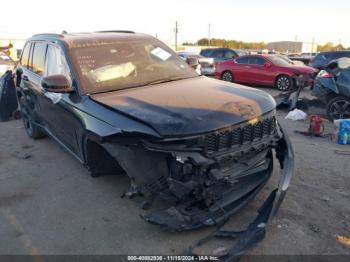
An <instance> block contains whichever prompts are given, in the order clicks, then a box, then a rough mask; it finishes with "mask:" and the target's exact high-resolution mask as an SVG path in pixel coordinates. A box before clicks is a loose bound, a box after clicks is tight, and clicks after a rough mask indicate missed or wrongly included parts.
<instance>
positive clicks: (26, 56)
mask: <svg viewBox="0 0 350 262" xmlns="http://www.w3.org/2000/svg"><path fill="white" fill-rule="evenodd" d="M16 75H17V81H16V83H17V87H18V97H19V100H20V106H21V111H22V116H23V121H24V125H25V130H26V131H27V133H28V135H29V136H30V137H32V138H39V137H42V136H44V135H49V136H50V137H52V138H54V140H56V141H57V142H58V143H59V144H60V145H62V146H63V147H64V148H65V149H67V151H68V152H70V153H71V154H72V155H73V156H75V157H76V158H77V159H78V160H79V161H80V162H82V163H83V164H84V165H85V166H86V167H87V168H88V169H89V170H90V172H91V174H92V175H94V176H99V175H103V174H117V173H121V172H122V173H124V172H125V173H126V174H127V175H128V176H129V178H130V183H131V188H130V190H128V191H127V192H126V195H127V196H130V197H131V196H133V195H135V194H138V195H139V194H140V193H142V194H143V195H144V197H145V202H143V204H142V207H143V208H150V205H151V203H152V200H153V199H155V198H156V197H160V198H162V199H163V200H165V201H168V203H169V209H165V210H161V211H153V212H149V213H147V214H146V215H144V216H143V218H144V219H145V220H147V221H149V222H151V223H153V224H158V225H161V226H162V227H163V228H167V229H170V230H186V229H192V228H198V227H201V226H209V225H215V224H217V223H221V222H223V221H225V219H227V218H228V216H230V215H231V214H233V213H234V212H236V211H237V210H239V209H240V208H241V207H243V206H244V204H246V203H247V202H248V201H249V200H251V199H252V198H253V197H254V196H255V195H256V194H257V193H258V192H259V191H260V190H261V188H262V187H263V186H264V184H265V183H266V182H267V181H268V179H269V177H270V176H271V174H272V169H273V162H274V158H273V154H272V152H273V151H276V156H277V159H278V160H279V161H280V162H281V166H282V169H283V170H282V176H281V180H280V183H279V188H278V189H276V190H275V191H273V192H272V193H271V196H270V197H269V198H268V200H267V202H266V203H265V205H264V209H263V210H264V212H265V213H264V214H265V215H264V216H263V217H262V218H261V219H262V221H261V223H266V222H267V220H268V218H269V217H271V216H272V214H274V213H275V212H276V210H277V208H278V206H279V204H280V203H281V200H282V199H283V197H284V194H285V192H286V190H287V188H288V184H289V181H290V179H291V176H292V174H293V152H292V149H291V145H290V143H289V140H288V137H287V135H286V134H285V132H284V131H283V129H281V127H280V126H279V124H278V123H277V121H276V117H275V101H274V100H273V98H272V97H271V96H270V95H268V94H266V93H265V92H263V91H260V90H255V89H252V88H248V87H243V86H240V85H236V84H233V83H227V82H223V81H220V80H215V79H210V78H207V77H204V76H199V75H197V73H196V72H195V71H194V70H193V69H192V68H190V67H189V66H188V65H187V64H186V63H185V62H184V61H183V60H182V59H181V58H179V56H178V55H177V54H176V53H175V52H173V51H172V50H171V49H170V48H169V47H167V46H166V45H165V44H163V43H162V42H160V41H159V40H157V39H155V38H153V37H151V36H148V35H144V34H137V33H133V32H96V33H81V34H64V35H49V34H41V35H35V36H33V37H32V38H30V39H29V40H28V41H27V43H26V45H25V47H24V50H23V53H22V56H21V59H20V63H19V65H18V67H17V70H16ZM261 223H260V222H259V224H260V228H261ZM261 230H262V229H261ZM254 233H256V232H255V231H254Z"/></svg>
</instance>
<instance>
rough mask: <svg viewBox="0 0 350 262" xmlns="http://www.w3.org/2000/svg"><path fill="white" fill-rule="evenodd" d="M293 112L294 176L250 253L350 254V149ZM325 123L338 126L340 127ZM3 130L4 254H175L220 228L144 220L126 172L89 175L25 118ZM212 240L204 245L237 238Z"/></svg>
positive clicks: (0, 229)
mask: <svg viewBox="0 0 350 262" xmlns="http://www.w3.org/2000/svg"><path fill="white" fill-rule="evenodd" d="M264 90H265V91H268V92H270V93H272V94H275V93H276V91H275V90H273V89H267V88H265V89H264ZM307 92H309V91H305V92H304V95H307ZM286 113H287V111H283V110H282V111H278V119H279V121H280V123H281V124H282V125H283V126H284V127H285V128H286V130H287V132H288V133H289V135H290V138H291V140H292V143H293V146H294V151H295V158H296V159H295V175H294V177H293V180H292V182H291V186H290V188H289V191H288V193H287V196H286V198H285V201H284V203H283V204H282V206H281V209H280V210H279V212H278V214H277V216H276V217H275V219H274V220H273V222H272V223H271V225H270V227H269V228H268V233H267V236H266V238H265V240H263V241H262V242H261V243H260V244H259V245H258V246H257V247H256V248H254V249H253V250H252V251H251V254H294V255H295V254H350V248H349V247H348V246H345V245H342V244H341V243H339V242H338V241H337V240H336V235H341V236H347V237H350V205H349V200H350V192H349V188H350V172H349V170H350V161H349V160H350V156H349V155H339V154H336V153H335V151H334V150H335V149H342V150H344V149H347V150H349V149H350V148H349V146H339V145H337V144H335V143H334V142H332V141H331V140H330V137H329V136H327V137H325V138H316V137H313V138H310V137H306V136H303V135H301V134H297V133H295V132H294V130H300V131H306V130H307V127H308V122H307V121H305V122H303V121H302V122H299V121H298V122H294V121H290V120H285V119H284V117H285V115H286ZM325 125H326V133H327V132H331V131H332V125H331V124H330V123H329V122H328V123H327V122H326V123H325ZM0 134H1V136H0V235H1V243H2V244H1V245H0V254H39V255H40V254H107V255H111V254H168V255H172V254H179V253H181V252H182V251H183V250H185V249H186V248H187V247H188V246H190V245H192V244H193V243H194V242H195V241H196V240H198V239H200V238H201V237H204V236H206V235H207V234H209V233H210V232H212V231H213V230H214V229H213V228H206V229H200V230H195V231H190V232H181V233H169V232H164V231H162V230H161V229H160V228H158V227H156V226H154V225H151V224H148V223H146V222H145V221H143V220H142V219H141V218H140V214H141V213H142V212H145V211H143V210H142V209H141V208H140V207H139V205H140V202H141V201H142V199H138V198H136V199H133V200H130V199H125V198H121V195H122V194H123V193H124V192H125V191H126V190H127V189H128V186H129V181H128V178H127V177H126V176H124V175H114V176H103V177H99V178H92V177H90V175H89V173H88V172H87V170H86V169H84V167H83V166H82V165H81V164H80V163H79V162H77V161H76V160H75V159H74V158H73V157H72V156H70V155H69V154H68V153H66V152H65V151H64V150H63V149H61V148H60V147H59V146H58V145H57V144H56V143H55V142H54V141H53V140H52V139H50V138H44V139H40V140H37V141H34V140H31V139H30V138H28V137H27V135H26V134H25V131H24V129H23V127H22V122H21V120H16V121H10V122H5V123H0ZM276 166H277V165H276ZM275 173H276V174H275V175H277V173H278V167H276V172H275ZM277 181H278V177H276V176H275V177H273V179H272V180H271V181H270V182H269V184H268V185H267V187H266V188H265V189H264V190H263V191H262V192H261V193H260V194H259V196H258V197H257V198H256V199H255V200H254V201H253V202H251V203H250V204H249V205H248V206H247V207H246V208H245V209H244V210H243V211H242V212H240V213H239V214H237V215H235V216H233V217H232V218H231V219H230V221H229V222H228V223H227V225H226V227H227V228H233V226H238V227H242V226H243V225H246V224H248V222H249V218H250V219H251V218H252V217H254V214H255V210H256V209H257V207H258V206H259V205H260V203H261V200H263V199H264V197H266V195H267V194H268V193H269V192H270V191H271V189H273V184H274V183H276V182H277ZM161 204H162V203H156V206H157V205H161ZM212 242H214V243H212ZM212 242H211V243H209V244H208V245H207V246H206V247H205V248H206V249H205V250H210V249H213V248H216V247H219V246H227V245H231V244H232V242H230V241H212ZM205 250H204V251H202V252H204V253H205V252H206V251H205ZM199 252H200V250H199Z"/></svg>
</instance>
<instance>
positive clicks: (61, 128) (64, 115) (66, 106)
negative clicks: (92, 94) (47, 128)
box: [44, 44, 81, 155]
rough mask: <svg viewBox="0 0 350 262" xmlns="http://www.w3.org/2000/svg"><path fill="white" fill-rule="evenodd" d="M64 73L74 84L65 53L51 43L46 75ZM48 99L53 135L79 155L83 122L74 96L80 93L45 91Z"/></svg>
mask: <svg viewBox="0 0 350 262" xmlns="http://www.w3.org/2000/svg"><path fill="white" fill-rule="evenodd" d="M51 75H64V76H65V77H66V78H67V79H68V80H69V82H70V84H72V80H71V79H72V78H71V74H70V70H69V67H68V64H67V61H66V59H65V56H64V53H63V52H62V50H61V48H60V47H59V46H56V45H54V44H49V45H48V49H47V59H46V73H45V76H51ZM44 95H45V98H46V100H47V107H46V109H45V110H46V112H45V113H46V115H47V118H48V121H49V122H50V123H51V126H52V130H51V131H52V133H53V136H54V137H55V138H56V139H57V140H59V142H60V143H62V144H63V145H64V146H65V147H66V148H67V149H69V150H70V151H71V152H72V153H73V154H75V155H79V145H78V140H77V132H78V130H81V128H80V127H81V124H80V120H79V117H78V116H77V115H76V114H77V113H76V112H75V111H74V110H73V108H74V107H73V106H72V105H73V104H74V102H73V101H72V97H73V96H77V95H78V94H76V93H74V94H67V93H53V92H47V91H45V93H44Z"/></svg>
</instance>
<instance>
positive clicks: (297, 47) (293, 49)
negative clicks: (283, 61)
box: [267, 41, 317, 54]
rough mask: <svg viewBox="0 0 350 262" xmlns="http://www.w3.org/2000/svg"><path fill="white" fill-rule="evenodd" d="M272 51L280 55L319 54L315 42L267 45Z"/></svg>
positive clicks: (281, 42)
mask: <svg viewBox="0 0 350 262" xmlns="http://www.w3.org/2000/svg"><path fill="white" fill-rule="evenodd" d="M267 48H268V49H269V50H270V51H272V50H273V51H277V52H280V53H289V54H290V53H298V54H300V53H314V52H317V43H315V42H297V41H279V42H271V43H268V44H267Z"/></svg>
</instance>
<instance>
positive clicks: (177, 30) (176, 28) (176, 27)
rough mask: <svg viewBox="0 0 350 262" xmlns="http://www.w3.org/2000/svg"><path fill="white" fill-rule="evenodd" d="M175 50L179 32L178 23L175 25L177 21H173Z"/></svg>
mask: <svg viewBox="0 0 350 262" xmlns="http://www.w3.org/2000/svg"><path fill="white" fill-rule="evenodd" d="M174 31H175V51H177V33H178V32H179V28H178V25H177V21H176V22H175V29H174Z"/></svg>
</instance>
